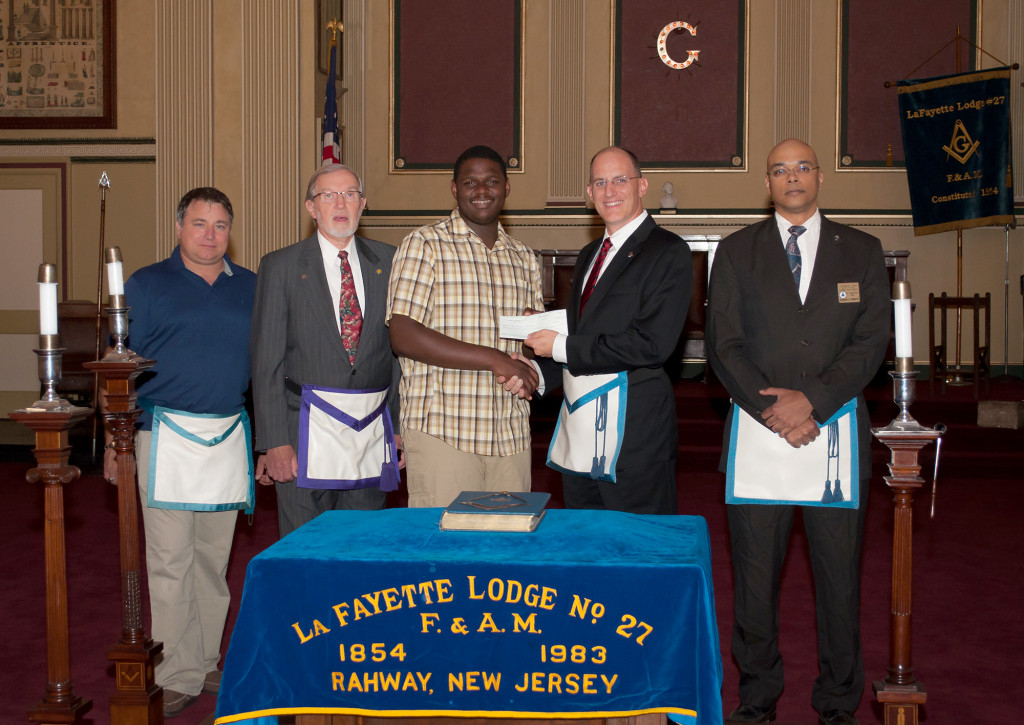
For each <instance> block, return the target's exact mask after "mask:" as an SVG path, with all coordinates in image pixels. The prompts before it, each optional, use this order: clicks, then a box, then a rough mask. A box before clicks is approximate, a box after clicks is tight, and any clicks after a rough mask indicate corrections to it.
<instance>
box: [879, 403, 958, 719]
mask: <svg viewBox="0 0 1024 725" xmlns="http://www.w3.org/2000/svg"><path fill="white" fill-rule="evenodd" d="M911 422H913V421H911ZM915 426H916V423H915V424H914V426H907V427H906V429H903V430H892V429H890V428H891V426H890V428H875V429H873V430H872V431H871V432H872V433H873V434H874V436H875V437H876V438H877V439H878V440H880V441H881V442H882V443H884V444H885V445H886V446H888V447H889V449H890V451H891V452H892V458H891V460H890V461H889V473H890V474H891V475H889V476H884V479H885V482H886V484H887V485H888V486H889V488H890V489H892V492H893V504H894V516H893V538H892V607H891V611H890V620H889V667H888V674H887V675H886V677H885V678H884V679H882V680H878V681H875V682H873V683H872V687H873V689H874V691H875V699H876V700H877V701H878V702H879V703H880V704H881V705H882V708H883V712H884V717H885V719H884V722H885V725H917V722H918V717H917V715H918V713H917V709H918V706H919V705H923V704H924V703H925V701H926V700H927V694H926V692H925V688H924V685H922V684H921V683H920V682H918V681H917V680H916V679H915V678H914V668H913V665H912V660H911V656H910V647H911V637H910V615H911V609H912V607H911V584H912V577H913V561H914V557H913V531H914V508H913V506H914V492H915V491H916V490H917V489H919V488H921V486H922V485H923V484H924V479H922V478H921V477H920V476H919V475H918V474H919V473H920V472H921V466H920V465H919V464H918V455H919V453H920V451H921V449H922V448H924V447H925V446H926V445H928V444H929V443H931V442H932V441H935V440H937V439H938V438H939V436H940V435H941V433H940V432H939V431H936V430H934V429H932V428H923V427H915Z"/></svg>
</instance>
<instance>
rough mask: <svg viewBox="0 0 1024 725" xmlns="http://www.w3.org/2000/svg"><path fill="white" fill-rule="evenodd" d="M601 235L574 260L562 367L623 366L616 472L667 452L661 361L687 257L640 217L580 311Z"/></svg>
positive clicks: (682, 292)
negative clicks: (622, 413) (624, 382)
mask: <svg viewBox="0 0 1024 725" xmlns="http://www.w3.org/2000/svg"><path fill="white" fill-rule="evenodd" d="M602 239H603V237H602ZM602 239H595V240H594V241H593V242H591V243H590V244H588V245H587V246H586V247H584V248H583V249H582V250H581V251H580V254H579V256H578V257H577V260H576V268H575V270H574V272H573V282H572V295H571V297H570V300H569V309H568V311H567V317H568V323H569V337H568V339H567V341H566V358H567V362H566V366H567V367H568V369H569V372H571V373H572V374H573V375H592V374H597V373H616V372H622V371H626V372H627V373H628V380H629V392H628V393H627V404H626V424H625V433H624V435H623V442H622V450H621V452H620V454H619V460H618V464H617V470H619V471H621V470H622V469H628V468H632V467H636V466H642V465H643V463H644V462H645V461H650V460H659V461H664V460H668V459H670V458H675V455H676V450H677V449H678V445H679V441H678V436H677V433H676V430H677V428H676V413H675V397H674V394H673V391H672V381H671V380H670V379H669V376H668V374H667V373H666V372H665V364H666V363H667V362H668V361H669V357H670V356H671V355H672V353H673V352H674V351H675V349H676V345H677V344H678V342H679V336H680V335H681V334H682V331H683V324H684V323H685V322H686V313H687V310H688V309H689V305H690V292H691V289H692V287H693V263H692V261H691V255H690V248H689V246H687V244H686V243H685V242H684V241H683V240H682V239H680V238H679V237H678V236H677V235H675V234H673V233H672V232H670V231H667V230H665V229H662V228H661V227H659V226H658V225H657V224H656V223H655V221H654V220H653V219H652V218H651V217H650V216H648V217H647V218H646V219H644V221H643V222H642V223H641V224H640V226H639V227H637V229H636V231H635V232H633V234H632V235H630V237H629V239H627V240H626V243H625V244H624V245H623V246H622V248H621V249H620V250H619V251H618V252H616V254H615V256H614V257H613V258H612V260H611V262H610V263H609V264H608V267H607V268H606V269H605V270H604V272H603V274H602V275H601V278H600V279H599V280H598V283H597V285H596V286H595V287H594V290H593V292H592V293H591V295H590V299H589V300H588V301H587V305H586V308H585V310H584V312H583V315H582V316H580V314H579V310H580V296H581V294H582V292H583V286H584V284H585V283H586V275H587V269H588V267H589V266H590V263H591V261H592V260H593V259H594V256H595V255H596V254H597V251H598V249H599V248H600V246H601V242H602Z"/></svg>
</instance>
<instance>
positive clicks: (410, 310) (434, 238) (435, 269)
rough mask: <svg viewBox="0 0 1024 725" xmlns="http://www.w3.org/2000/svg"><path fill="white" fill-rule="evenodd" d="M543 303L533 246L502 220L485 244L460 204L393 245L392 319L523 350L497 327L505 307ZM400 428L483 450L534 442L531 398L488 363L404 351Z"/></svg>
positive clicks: (510, 449) (517, 448) (506, 451)
mask: <svg viewBox="0 0 1024 725" xmlns="http://www.w3.org/2000/svg"><path fill="white" fill-rule="evenodd" d="M527 307H532V308H533V309H536V310H543V309H544V302H543V298H542V296H541V281H540V265H539V263H538V262H537V257H536V255H535V254H534V252H533V251H532V250H531V249H530V248H529V247H527V246H525V245H524V244H521V243H520V242H517V241H516V240H515V239H513V238H512V237H510V236H508V235H507V234H506V233H505V230H504V229H502V228H501V226H500V225H499V227H498V239H497V241H496V242H495V243H494V247H493V248H492V249H488V248H487V245H485V244H484V243H483V242H482V241H481V240H480V238H479V237H478V236H477V235H476V234H475V233H474V232H473V231H472V230H471V229H470V228H469V227H468V226H467V225H466V223H465V221H463V219H462V216H461V215H460V214H459V212H458V210H457V209H456V210H455V211H453V212H452V215H451V216H450V217H448V218H445V219H441V220H440V221H438V222H436V223H434V224H430V225H427V226H424V227H420V228H419V229H417V230H416V231H414V232H413V233H412V234H410V235H409V236H407V237H406V238H405V239H404V240H403V241H402V244H401V245H400V246H399V248H398V252H397V253H396V254H395V260H394V263H393V265H392V269H391V285H390V289H389V290H388V312H387V316H388V320H390V319H391V316H392V315H405V316H407V317H409V318H411V319H413V320H415V321H417V322H419V323H421V324H423V325H424V326H425V327H428V328H430V329H432V330H435V331H437V332H440V333H441V334H443V335H447V336H448V337H452V338H455V339H457V340H462V341H463V342H468V343H472V344H474V345H485V346H487V347H493V348H497V349H498V350H501V351H502V352H504V353H506V354H512V353H513V352H519V351H521V344H522V343H521V341H519V340H503V339H502V338H500V337H498V319H499V317H500V316H501V315H521V314H522V313H523V310H524V309H526V308H527ZM401 364H402V383H401V387H400V392H401V396H402V406H401V408H402V413H401V415H402V418H401V425H402V430H406V429H412V430H418V431H421V432H423V433H426V434H427V435H431V436H434V437H436V438H440V439H441V440H443V441H445V442H446V443H448V444H449V445H451V446H454V447H455V448H457V449H459V450H460V451H465V452H467V453H475V454H479V455H485V456H508V455H512V454H514V453H519V452H521V451H523V450H526V449H527V448H528V447H529V445H530V420H529V417H530V404H529V402H527V401H526V400H523V399H521V398H519V397H518V396H513V395H511V394H509V393H508V392H506V391H505V389H504V388H503V387H502V386H501V385H500V384H499V383H498V382H497V381H496V379H495V377H494V375H493V374H492V373H491V372H490V371H487V370H453V369H449V368H441V367H437V366H434V365H428V364H426V363H422V362H418V361H416V360H410V359H409V358H404V357H403V358H401Z"/></svg>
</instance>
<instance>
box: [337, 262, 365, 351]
mask: <svg viewBox="0 0 1024 725" xmlns="http://www.w3.org/2000/svg"><path fill="white" fill-rule="evenodd" d="M338 257H339V258H340V259H341V300H340V301H339V303H338V316H339V317H340V318H341V344H342V346H344V348H345V352H347V353H348V362H349V364H350V365H355V363H356V349H357V348H358V347H359V333H360V332H362V330H363V313H362V311H361V310H360V309H359V296H358V295H357V294H356V283H355V280H354V279H353V278H352V268H351V267H350V266H349V265H348V252H344V251H342V252H338Z"/></svg>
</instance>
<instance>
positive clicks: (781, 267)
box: [754, 214, 814, 304]
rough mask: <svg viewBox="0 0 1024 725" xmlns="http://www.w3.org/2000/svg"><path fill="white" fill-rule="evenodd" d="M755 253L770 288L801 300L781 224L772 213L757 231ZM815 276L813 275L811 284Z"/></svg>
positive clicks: (798, 300) (760, 271)
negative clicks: (780, 231) (780, 229)
mask: <svg viewBox="0 0 1024 725" xmlns="http://www.w3.org/2000/svg"><path fill="white" fill-rule="evenodd" d="M755 239H756V244H755V245H754V250H755V254H757V255H758V260H757V265H756V269H757V270H758V272H759V273H760V274H764V275H766V276H767V278H768V280H767V281H768V283H769V287H768V288H769V289H772V290H777V291H778V294H780V295H783V296H784V297H790V298H791V299H793V300H796V303H797V304H802V303H801V302H800V288H799V287H797V284H796V280H795V279H793V270H791V269H790V268H789V258H788V257H787V256H786V247H785V244H784V242H785V240H784V239H783V238H782V235H781V234H780V233H779V225H778V224H777V223H776V221H775V215H774V214H772V215H771V216H770V217H769V218H768V219H766V220H765V221H764V222H762V225H761V228H760V229H758V230H757V232H756V236H755ZM813 283H814V277H813V275H812V277H811V284H813Z"/></svg>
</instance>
